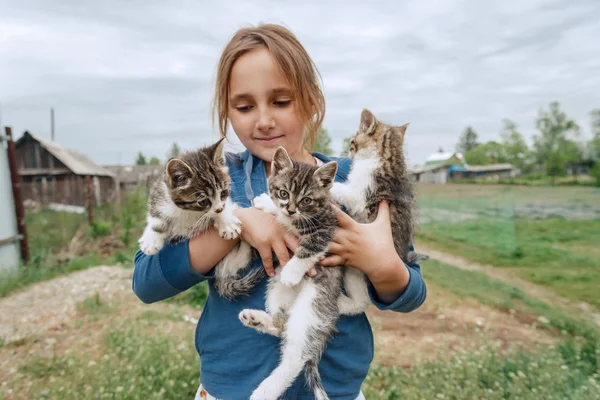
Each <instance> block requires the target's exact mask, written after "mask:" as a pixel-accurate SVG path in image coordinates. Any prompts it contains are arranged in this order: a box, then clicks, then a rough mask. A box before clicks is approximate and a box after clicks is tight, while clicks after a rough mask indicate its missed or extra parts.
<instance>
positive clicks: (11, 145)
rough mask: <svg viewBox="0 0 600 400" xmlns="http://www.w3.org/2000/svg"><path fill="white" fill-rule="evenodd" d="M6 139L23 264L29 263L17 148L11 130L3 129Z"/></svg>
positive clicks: (8, 128)
mask: <svg viewBox="0 0 600 400" xmlns="http://www.w3.org/2000/svg"><path fill="white" fill-rule="evenodd" d="M4 129H5V131H6V136H7V137H8V141H7V144H8V166H9V169H10V180H11V182H12V189H13V198H14V201H15V212H16V214H17V229H18V232H19V235H20V237H21V238H20V240H19V242H20V245H21V258H22V259H23V263H24V264H27V263H28V262H29V245H28V242H27V228H26V227H25V207H23V198H22V196H21V177H20V176H19V165H18V164H17V148H16V146H15V142H14V141H13V137H12V129H11V128H10V127H8V126H7V127H5V128H4Z"/></svg>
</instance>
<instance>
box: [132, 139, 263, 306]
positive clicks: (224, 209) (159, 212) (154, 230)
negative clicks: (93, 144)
mask: <svg viewBox="0 0 600 400" xmlns="http://www.w3.org/2000/svg"><path fill="white" fill-rule="evenodd" d="M224 145H225V141H224V139H221V140H219V141H218V142H217V143H215V144H214V145H212V146H209V147H203V148H200V149H197V150H194V151H189V152H185V153H184V154H182V155H181V156H179V157H178V158H172V159H170V160H169V161H168V162H167V165H166V167H165V172H164V176H163V179H159V180H157V181H156V182H155V183H154V184H153V186H152V188H151V190H150V196H149V199H148V217H147V225H146V228H145V229H144V233H143V235H142V237H141V238H140V240H139V243H140V249H141V250H142V251H143V252H144V253H146V254H148V255H153V254H156V253H157V252H158V251H159V250H160V249H161V248H162V247H163V246H164V244H165V243H173V242H177V241H180V240H184V239H191V238H193V237H195V236H197V235H198V234H200V233H202V232H205V231H206V230H208V229H209V228H210V227H212V226H215V228H217V230H218V231H219V235H220V236H221V237H222V238H224V239H235V238H237V237H238V236H239V234H240V232H241V222H240V220H239V219H238V218H237V217H236V216H235V215H234V214H233V211H234V210H235V209H236V208H237V206H236V204H235V203H234V202H233V201H232V200H231V198H230V196H229V188H230V179H229V174H228V169H227V165H226V163H225V153H224ZM251 257H252V251H251V247H250V246H249V245H248V244H247V243H245V242H243V241H240V242H239V243H238V244H237V246H236V247H235V248H234V249H233V250H232V251H231V252H230V253H229V254H228V255H227V256H225V258H224V259H223V260H221V261H220V262H219V264H218V265H217V268H216V269H215V287H216V289H217V291H218V292H219V294H221V295H222V296H223V297H225V298H227V299H230V300H231V299H233V298H235V297H238V296H241V295H244V294H247V293H248V292H249V290H250V289H252V287H253V286H254V285H255V284H256V283H257V282H258V281H259V280H260V279H261V278H262V275H263V274H264V270H263V271H260V270H261V268H258V269H256V270H254V271H252V272H251V273H250V274H248V275H246V276H245V277H244V278H242V279H235V278H236V276H237V274H238V273H239V272H240V271H241V270H242V269H243V268H245V267H246V266H247V265H248V264H249V262H250V260H251ZM261 272H262V273H261Z"/></svg>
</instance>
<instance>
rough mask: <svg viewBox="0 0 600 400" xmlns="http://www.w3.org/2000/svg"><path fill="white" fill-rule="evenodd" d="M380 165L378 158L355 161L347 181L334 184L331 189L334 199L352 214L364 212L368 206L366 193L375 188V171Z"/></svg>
mask: <svg viewBox="0 0 600 400" xmlns="http://www.w3.org/2000/svg"><path fill="white" fill-rule="evenodd" d="M378 166H379V162H378V160H377V159H367V160H356V161H354V164H353V165H352V170H351V171H350V173H349V174H348V180H347V181H346V183H340V182H335V183H334V184H333V187H332V188H331V190H330V193H331V197H332V198H333V200H335V201H336V202H337V203H339V204H342V205H343V206H344V207H346V209H347V210H348V212H349V213H350V214H352V215H358V214H362V213H363V212H364V211H365V209H366V206H367V202H366V193H367V190H369V189H370V188H373V185H374V183H375V182H374V180H373V172H375V170H376V169H377V167H378Z"/></svg>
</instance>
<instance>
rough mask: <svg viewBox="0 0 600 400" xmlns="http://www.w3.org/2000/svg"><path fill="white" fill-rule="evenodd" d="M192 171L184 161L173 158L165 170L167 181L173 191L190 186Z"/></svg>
mask: <svg viewBox="0 0 600 400" xmlns="http://www.w3.org/2000/svg"><path fill="white" fill-rule="evenodd" d="M192 175H193V173H192V169H191V168H190V166H189V165H188V164H187V163H186V162H185V161H183V160H181V159H179V158H171V159H170V160H169V161H168V162H167V166H166V168H165V178H166V179H165V181H166V184H167V186H168V187H169V188H171V189H183V188H185V187H187V186H188V185H189V184H190V180H191V179H192Z"/></svg>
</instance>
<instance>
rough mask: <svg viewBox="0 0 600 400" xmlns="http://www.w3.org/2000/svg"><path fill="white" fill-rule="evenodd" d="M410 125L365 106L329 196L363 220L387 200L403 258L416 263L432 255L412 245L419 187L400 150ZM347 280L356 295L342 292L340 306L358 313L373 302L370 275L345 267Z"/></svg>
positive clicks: (370, 218)
mask: <svg viewBox="0 0 600 400" xmlns="http://www.w3.org/2000/svg"><path fill="white" fill-rule="evenodd" d="M407 127H408V124H405V125H402V126H391V125H388V124H384V123H382V122H380V121H378V120H377V119H376V118H375V116H374V115H373V113H371V112H370V111H369V110H367V109H364V110H363V111H362V113H361V120H360V125H359V127H358V130H357V132H356V134H355V135H354V137H353V138H352V140H351V141H350V157H351V158H352V160H353V163H352V169H351V171H350V174H349V175H348V180H347V181H346V182H345V183H339V182H336V183H334V185H333V187H332V189H331V197H332V198H333V199H334V200H335V201H336V202H337V203H339V204H340V205H342V206H344V207H345V208H346V209H347V212H348V214H349V215H350V216H351V217H352V218H353V219H355V220H356V221H358V222H361V223H370V222H372V221H374V220H375V218H376V217H377V210H378V206H379V203H380V202H381V201H382V200H389V201H390V220H391V225H392V236H393V238H394V247H395V249H396V252H397V253H398V255H399V256H400V258H401V259H402V260H403V261H404V262H406V263H408V264H412V263H414V262H416V261H418V260H426V259H428V258H429V257H428V256H427V255H425V254H419V253H415V252H413V251H410V241H411V237H412V235H413V232H414V227H415V222H414V221H415V215H414V214H415V208H414V201H415V191H414V187H413V184H412V182H411V181H410V179H409V176H408V172H407V168H406V162H405V160H404V152H403V150H402V147H403V145H404V134H405V132H406V129H407ZM344 284H345V287H346V291H347V293H348V296H349V297H350V298H351V299H352V301H351V302H349V301H347V300H346V299H347V298H345V297H342V298H341V299H340V309H341V312H342V313H343V314H358V313H361V312H363V311H364V310H366V308H367V307H368V306H369V305H370V299H369V294H368V291H367V284H366V276H365V275H364V274H363V273H362V272H360V271H358V270H357V269H355V268H347V269H346V270H345V277H344Z"/></svg>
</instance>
